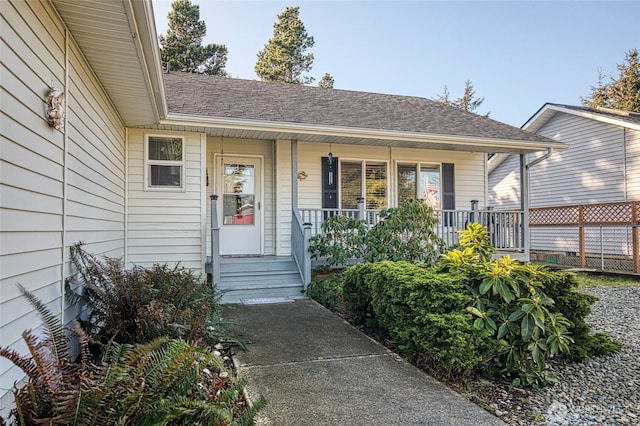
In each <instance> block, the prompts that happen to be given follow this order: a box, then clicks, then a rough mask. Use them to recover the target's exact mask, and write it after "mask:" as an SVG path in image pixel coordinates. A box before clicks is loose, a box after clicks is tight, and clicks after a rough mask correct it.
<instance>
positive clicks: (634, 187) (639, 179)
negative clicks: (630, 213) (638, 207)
mask: <svg viewBox="0 0 640 426" xmlns="http://www.w3.org/2000/svg"><path fill="white" fill-rule="evenodd" d="M625 140H626V146H627V154H626V159H625V160H626V173H627V200H628V201H638V200H640V130H632V129H627V130H626V133H625Z"/></svg>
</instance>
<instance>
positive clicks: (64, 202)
mask: <svg viewBox="0 0 640 426" xmlns="http://www.w3.org/2000/svg"><path fill="white" fill-rule="evenodd" d="M64 91H65V92H66V94H65V98H66V99H65V101H64V133H63V142H62V143H63V156H62V162H63V163H62V237H61V239H62V241H61V243H62V255H61V259H60V261H61V263H62V264H61V265H60V322H61V323H62V324H63V325H64V324H65V322H64V309H65V305H66V304H67V301H66V298H65V297H64V290H65V279H66V277H65V263H66V262H65V259H66V256H67V251H66V247H67V198H68V191H67V188H68V174H69V161H68V159H69V130H68V128H69V99H70V98H71V97H70V96H69V28H67V26H66V25H65V27H64Z"/></svg>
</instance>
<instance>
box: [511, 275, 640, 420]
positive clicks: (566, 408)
mask: <svg viewBox="0 0 640 426" xmlns="http://www.w3.org/2000/svg"><path fill="white" fill-rule="evenodd" d="M584 292H585V293H588V294H593V295H594V296H597V297H599V298H600V300H599V301H598V302H596V303H595V304H594V306H593V312H592V314H591V315H590V316H589V317H587V322H588V323H589V324H591V326H592V328H593V331H594V332H595V331H604V332H608V333H609V334H610V335H611V336H612V337H613V338H615V339H617V340H619V341H621V342H622V343H623V344H624V348H623V349H622V351H620V352H618V353H617V354H615V355H613V356H609V357H600V358H595V359H591V360H588V361H586V362H584V363H579V364H571V365H552V366H551V370H552V371H553V373H554V374H555V375H556V376H557V377H558V379H559V381H560V382H559V383H558V384H557V385H555V386H553V387H550V388H545V389H540V390H536V391H533V392H531V393H529V395H528V397H527V398H526V399H527V401H526V405H527V407H526V408H527V411H529V412H532V413H536V415H535V422H533V423H535V424H541V425H543V424H544V425H550V426H556V425H626V424H629V425H640V286H628V287H591V288H587V289H585V290H584ZM523 402H524V401H523ZM523 405H524V404H523ZM501 417H502V419H503V420H504V421H506V422H507V423H509V424H512V425H524V424H532V419H531V418H529V419H528V420H526V421H524V420H523V419H522V417H521V416H520V418H518V417H519V415H518V413H517V412H513V411H511V412H505V413H504V415H503V416H501Z"/></svg>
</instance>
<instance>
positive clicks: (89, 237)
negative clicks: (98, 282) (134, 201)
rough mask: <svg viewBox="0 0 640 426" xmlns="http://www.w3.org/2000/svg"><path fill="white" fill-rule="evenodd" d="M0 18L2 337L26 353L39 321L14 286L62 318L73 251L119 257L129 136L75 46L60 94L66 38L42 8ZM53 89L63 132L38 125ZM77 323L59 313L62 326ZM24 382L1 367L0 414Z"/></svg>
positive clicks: (10, 4)
mask: <svg viewBox="0 0 640 426" xmlns="http://www.w3.org/2000/svg"><path fill="white" fill-rule="evenodd" d="M1 19H2V21H1V22H0V28H1V45H0V49H1V50H2V61H1V66H2V69H1V70H0V75H1V79H2V82H1V87H2V89H1V93H0V99H1V101H0V102H1V114H2V116H1V117H0V121H1V122H2V126H1V128H0V134H1V140H0V144H1V146H0V150H1V152H2V158H1V160H0V177H1V179H0V223H2V229H1V235H0V335H2V346H3V347H9V348H12V349H15V350H17V351H19V352H21V353H25V352H26V347H25V345H24V343H23V341H22V338H21V336H20V335H21V333H22V332H23V331H24V330H27V329H37V328H38V324H40V319H39V318H38V317H37V315H35V313H34V312H33V310H32V309H31V307H30V306H29V304H28V303H27V302H26V300H25V299H24V298H23V297H21V296H20V295H19V292H18V289H17V287H16V283H20V284H21V285H23V286H24V287H25V288H27V289H28V290H30V291H32V292H34V293H35V295H36V296H37V297H39V298H40V299H41V300H42V301H43V302H44V303H45V304H47V306H48V307H49V308H50V309H51V310H52V312H54V313H55V314H56V315H60V311H61V308H62V306H61V305H62V301H61V290H62V289H61V287H62V284H61V283H62V279H63V278H66V277H67V276H68V275H69V274H70V271H71V268H70V265H69V249H68V247H69V245H71V244H73V243H75V242H78V241H83V242H84V243H85V249H86V250H87V251H90V252H92V253H95V254H99V255H100V254H106V255H109V256H116V257H117V256H122V255H123V254H124V181H125V178H124V172H125V170H124V145H125V143H124V134H125V130H124V126H123V124H122V122H121V120H120V119H119V117H118V115H117V113H116V112H115V111H114V110H113V108H112V106H111V104H110V102H109V99H108V97H107V96H106V95H105V94H104V92H103V89H102V87H101V85H100V83H99V82H98V81H96V79H95V76H94V74H93V73H92V71H91V69H90V68H89V67H88V66H87V64H86V63H85V61H84V59H83V56H82V54H81V53H80V52H79V51H78V49H77V47H76V45H75V43H74V42H73V40H72V39H70V40H69V51H68V69H67V72H68V76H69V86H68V87H65V86H64V85H65V63H66V60H65V30H64V27H63V25H62V24H61V23H60V22H59V20H58V18H57V15H56V13H55V11H54V10H53V9H52V8H51V6H50V4H49V3H48V2H25V1H3V2H2V10H1ZM51 85H54V86H56V87H58V88H60V89H61V90H62V91H63V92H64V93H65V101H66V102H67V126H66V128H65V129H64V131H58V130H54V129H53V128H52V127H51V126H49V124H48V123H47V122H46V120H45V118H44V105H45V97H46V94H47V92H48V90H49V86H51ZM65 132H66V135H67V151H66V152H65ZM65 164H66V173H65ZM63 242H64V244H65V245H64V247H63ZM73 316H74V312H72V311H71V310H69V308H68V307H67V306H65V315H64V320H65V322H66V321H69V320H71V319H72V318H73ZM22 376H23V375H22V372H21V370H19V369H18V368H16V367H14V366H13V364H11V363H10V362H9V361H7V360H6V359H4V358H2V359H0V382H1V383H2V384H3V385H5V384H6V386H2V389H0V398H1V399H0V412H1V411H2V410H3V409H6V406H7V404H10V398H9V394H5V395H3V393H4V392H5V391H6V390H7V388H9V387H10V385H11V384H12V383H13V382H14V381H16V380H20V379H21V378H22Z"/></svg>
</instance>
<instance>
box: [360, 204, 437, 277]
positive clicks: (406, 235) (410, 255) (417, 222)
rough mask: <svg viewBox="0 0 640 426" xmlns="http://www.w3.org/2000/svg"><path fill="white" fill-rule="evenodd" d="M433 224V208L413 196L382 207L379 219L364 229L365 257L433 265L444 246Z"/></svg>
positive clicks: (371, 260) (434, 220)
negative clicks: (394, 205) (394, 204)
mask: <svg viewBox="0 0 640 426" xmlns="http://www.w3.org/2000/svg"><path fill="white" fill-rule="evenodd" d="M437 224H438V219H437V218H436V217H435V215H434V214H433V209H432V208H431V207H429V206H427V205H425V204H424V203H422V202H421V201H420V200H416V199H414V198H408V199H406V200H404V201H403V202H402V203H401V204H400V206H398V207H396V208H390V209H386V210H382V211H381V212H380V222H378V223H377V224H376V225H375V226H374V227H373V228H372V229H371V230H370V231H369V232H368V233H367V236H366V247H367V250H366V254H365V260H367V261H368V262H379V261H383V260H394V261H407V262H411V263H425V264H428V265H433V264H435V262H436V261H437V260H438V258H439V256H440V254H441V253H442V252H443V251H444V248H445V243H444V241H443V240H442V239H441V238H440V237H439V236H438V235H437V233H436V232H435V228H436V226H437Z"/></svg>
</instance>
